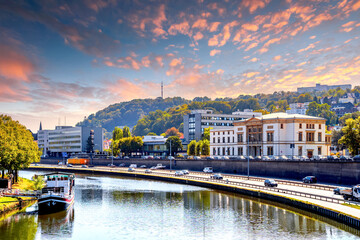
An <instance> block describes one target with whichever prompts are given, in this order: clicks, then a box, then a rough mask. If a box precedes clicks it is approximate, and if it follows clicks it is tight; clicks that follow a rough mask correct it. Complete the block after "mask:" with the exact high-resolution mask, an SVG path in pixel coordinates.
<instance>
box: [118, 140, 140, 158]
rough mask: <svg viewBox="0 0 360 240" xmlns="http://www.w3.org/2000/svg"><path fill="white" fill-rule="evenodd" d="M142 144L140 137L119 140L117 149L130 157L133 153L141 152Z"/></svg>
mask: <svg viewBox="0 0 360 240" xmlns="http://www.w3.org/2000/svg"><path fill="white" fill-rule="evenodd" d="M143 144H144V143H143V140H142V138H141V137H128V138H122V139H120V140H119V143H118V148H119V151H120V150H121V152H122V153H124V154H125V155H130V154H131V153H133V152H141V151H142V147H143Z"/></svg>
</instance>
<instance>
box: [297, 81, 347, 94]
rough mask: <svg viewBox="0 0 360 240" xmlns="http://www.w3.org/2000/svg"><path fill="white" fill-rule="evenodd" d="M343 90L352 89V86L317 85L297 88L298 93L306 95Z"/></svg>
mask: <svg viewBox="0 0 360 240" xmlns="http://www.w3.org/2000/svg"><path fill="white" fill-rule="evenodd" d="M337 88H341V89H343V90H346V89H351V84H343V85H321V84H320V83H317V84H316V85H315V87H301V88H297V92H298V93H306V92H314V91H315V92H318V91H328V90H330V89H337Z"/></svg>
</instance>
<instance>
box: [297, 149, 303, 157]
mask: <svg viewBox="0 0 360 240" xmlns="http://www.w3.org/2000/svg"><path fill="white" fill-rule="evenodd" d="M298 155H299V156H302V147H299V152H298Z"/></svg>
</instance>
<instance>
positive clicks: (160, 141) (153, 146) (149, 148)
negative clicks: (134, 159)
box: [143, 136, 169, 156]
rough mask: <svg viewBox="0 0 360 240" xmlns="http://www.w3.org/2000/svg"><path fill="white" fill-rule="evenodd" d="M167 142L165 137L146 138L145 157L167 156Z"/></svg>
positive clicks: (144, 140) (144, 141)
mask: <svg viewBox="0 0 360 240" xmlns="http://www.w3.org/2000/svg"><path fill="white" fill-rule="evenodd" d="M166 140H167V138H165V137H164V136H144V139H143V143H144V145H143V151H144V155H153V156H165V155H166V154H167V153H168V151H169V150H168V149H167V147H166V145H165V142H166Z"/></svg>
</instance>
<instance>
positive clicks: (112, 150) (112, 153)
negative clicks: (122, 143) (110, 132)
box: [111, 141, 114, 166]
mask: <svg viewBox="0 0 360 240" xmlns="http://www.w3.org/2000/svg"><path fill="white" fill-rule="evenodd" d="M112 165H114V145H113V141H111V166H112Z"/></svg>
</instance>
